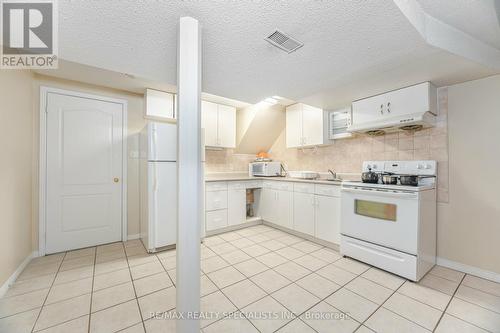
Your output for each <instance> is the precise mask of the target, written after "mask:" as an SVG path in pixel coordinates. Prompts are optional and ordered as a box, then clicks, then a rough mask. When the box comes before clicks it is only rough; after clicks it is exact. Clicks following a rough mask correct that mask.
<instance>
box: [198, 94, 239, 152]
mask: <svg viewBox="0 0 500 333" xmlns="http://www.w3.org/2000/svg"><path fill="white" fill-rule="evenodd" d="M201 127H202V128H204V129H205V146H208V147H220V148H234V147H236V108H235V107H232V106H227V105H221V104H216V103H212V102H207V101H202V102H201Z"/></svg>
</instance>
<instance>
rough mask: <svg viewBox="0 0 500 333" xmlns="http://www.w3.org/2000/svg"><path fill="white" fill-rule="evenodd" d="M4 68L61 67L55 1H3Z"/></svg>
mask: <svg viewBox="0 0 500 333" xmlns="http://www.w3.org/2000/svg"><path fill="white" fill-rule="evenodd" d="M0 16H1V18H2V25H1V29H2V32H1V37H2V58H1V65H0V67H1V68H6V69H8V68H11V69H26V68H57V11H56V1H55V0H32V1H26V0H24V1H22V0H3V1H2V2H1V15H0Z"/></svg>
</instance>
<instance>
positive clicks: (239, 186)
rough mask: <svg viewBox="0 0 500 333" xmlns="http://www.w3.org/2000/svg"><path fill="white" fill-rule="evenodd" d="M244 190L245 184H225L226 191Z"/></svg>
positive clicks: (239, 182) (233, 182) (232, 182)
mask: <svg viewBox="0 0 500 333" xmlns="http://www.w3.org/2000/svg"><path fill="white" fill-rule="evenodd" d="M245 188H246V182H244V181H243V182H242V181H231V182H227V189H228V190H244V189H245Z"/></svg>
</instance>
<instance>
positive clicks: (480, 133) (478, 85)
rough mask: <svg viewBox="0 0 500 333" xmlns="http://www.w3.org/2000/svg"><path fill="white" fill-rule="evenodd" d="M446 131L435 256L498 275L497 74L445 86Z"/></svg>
mask: <svg viewBox="0 0 500 333" xmlns="http://www.w3.org/2000/svg"><path fill="white" fill-rule="evenodd" d="M448 133H449V203H440V204H439V206H438V255H439V256H440V257H442V258H445V259H447V260H451V261H455V262H459V263H462V264H465V265H470V266H474V267H478V268H480V269H483V270H488V271H492V272H496V273H498V274H500V257H499V254H500V192H499V189H500V177H499V175H500V75H496V76H492V77H489V78H485V79H480V80H475V81H469V82H465V83H462V84H457V85H453V86H450V87H449V88H448Z"/></svg>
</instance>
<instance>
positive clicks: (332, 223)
mask: <svg viewBox="0 0 500 333" xmlns="http://www.w3.org/2000/svg"><path fill="white" fill-rule="evenodd" d="M315 200H316V207H315V211H314V225H315V230H314V237H316V238H319V239H322V240H325V241H327V242H331V243H335V244H339V242H340V198H339V197H328V196H324V195H315Z"/></svg>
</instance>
